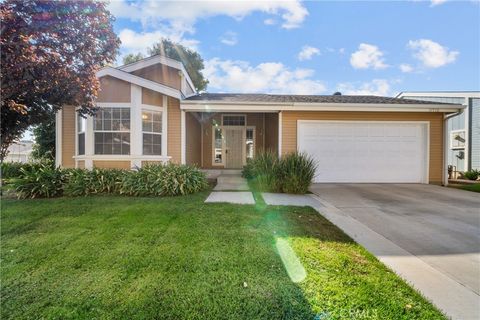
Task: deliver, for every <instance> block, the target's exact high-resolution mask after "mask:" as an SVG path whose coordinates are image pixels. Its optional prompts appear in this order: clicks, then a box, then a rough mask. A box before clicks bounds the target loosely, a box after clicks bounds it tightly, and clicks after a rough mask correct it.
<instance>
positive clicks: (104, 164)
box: [93, 160, 132, 170]
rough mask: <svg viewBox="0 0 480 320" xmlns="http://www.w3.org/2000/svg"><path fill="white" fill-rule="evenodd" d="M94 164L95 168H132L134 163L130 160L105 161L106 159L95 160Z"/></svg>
mask: <svg viewBox="0 0 480 320" xmlns="http://www.w3.org/2000/svg"><path fill="white" fill-rule="evenodd" d="M93 166H94V167H95V168H104V169H126V170H130V169H131V168H132V165H131V163H130V161H104V160H93Z"/></svg>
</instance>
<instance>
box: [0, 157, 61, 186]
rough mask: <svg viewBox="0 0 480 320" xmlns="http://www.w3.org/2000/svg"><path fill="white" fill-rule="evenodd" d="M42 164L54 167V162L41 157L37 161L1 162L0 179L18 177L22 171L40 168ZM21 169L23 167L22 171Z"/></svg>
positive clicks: (5, 179)
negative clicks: (0, 177) (40, 159)
mask: <svg viewBox="0 0 480 320" xmlns="http://www.w3.org/2000/svg"><path fill="white" fill-rule="evenodd" d="M42 166H50V167H52V168H53V167H54V166H55V163H54V162H53V160H51V159H42V161H39V162H26V163H23V162H2V165H1V176H2V180H4V181H7V182H8V180H9V179H12V178H19V177H20V176H21V175H22V172H25V171H30V170H34V169H38V168H41V167H42ZM21 169H24V170H23V171H22V170H21Z"/></svg>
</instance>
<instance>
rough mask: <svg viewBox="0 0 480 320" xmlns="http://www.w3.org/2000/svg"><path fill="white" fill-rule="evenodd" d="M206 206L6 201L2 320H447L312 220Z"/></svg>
mask: <svg viewBox="0 0 480 320" xmlns="http://www.w3.org/2000/svg"><path fill="white" fill-rule="evenodd" d="M206 195H207V193H199V194H196V195H192V196H184V197H175V198H127V197H113V196H109V197H101V196H98V197H87V198H60V199H46V200H3V201H2V221H1V222H2V224H1V259H2V263H1V280H2V286H1V313H2V314H1V318H2V319H25V318H31V319H34V318H35V319H38V318H49V319H54V318H57V319H93V318H102V319H314V318H315V317H316V318H315V319H355V318H356V319H443V316H442V314H441V313H440V312H438V311H437V310H436V309H435V308H434V307H433V306H432V305H431V304H430V303H428V302H427V301H426V300H425V299H423V298H422V297H421V296H420V295H419V294H418V293H416V292H415V291H414V290H412V289H411V288H410V287H409V286H407V285H406V284H405V283H404V282H403V281H402V280H400V279H399V278H398V277H397V276H396V275H395V274H394V273H392V272H391V271H389V270H388V269H387V268H386V267H385V266H384V265H382V264H381V263H379V262H378V261H377V260H376V259H375V258H374V257H373V256H372V255H370V254H369V253H368V252H366V250H364V249H363V248H362V247H360V246H359V245H358V244H356V243H354V242H353V241H352V240H351V239H350V238H348V237H347V236H346V235H345V234H344V233H342V232H341V231H340V230H339V229H337V228H336V227H335V226H333V225H332V224H330V223H329V222H328V221H327V220H325V219H324V218H322V217H321V216H320V215H319V214H317V213H316V212H315V211H314V210H313V209H310V208H298V207H266V206H263V205H257V206H240V205H228V204H204V203H203V200H204V198H205V196H206ZM305 276H306V277H305ZM291 279H293V280H295V281H297V282H293V281H292V280H291ZM298 281H299V282H298Z"/></svg>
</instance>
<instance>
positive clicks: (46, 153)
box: [32, 112, 55, 160]
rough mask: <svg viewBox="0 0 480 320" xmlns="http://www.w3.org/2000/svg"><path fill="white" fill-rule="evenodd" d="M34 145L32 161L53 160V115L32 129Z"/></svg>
mask: <svg viewBox="0 0 480 320" xmlns="http://www.w3.org/2000/svg"><path fill="white" fill-rule="evenodd" d="M33 136H34V137H35V144H34V145H33V151H32V157H33V158H34V159H39V160H41V159H55V113H53V112H52V113H50V114H49V115H48V119H47V120H45V121H44V122H42V123H40V124H39V125H38V126H36V127H35V128H34V129H33Z"/></svg>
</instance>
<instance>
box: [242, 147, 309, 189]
mask: <svg viewBox="0 0 480 320" xmlns="http://www.w3.org/2000/svg"><path fill="white" fill-rule="evenodd" d="M315 170H316V165H315V162H314V161H313V159H312V158H311V157H310V156H308V155H306V154H303V153H290V154H287V155H284V156H283V157H282V158H280V159H279V158H278V156H277V155H276V154H275V153H272V152H265V153H261V154H259V155H258V156H256V157H255V158H254V159H251V160H249V161H248V162H247V165H246V166H245V167H244V168H243V171H242V175H243V176H244V177H245V178H247V179H249V181H250V182H251V184H252V185H253V188H254V189H255V190H258V191H262V192H284V193H295V194H305V193H307V192H308V188H309V187H310V184H311V183H312V180H313V177H314V176H315Z"/></svg>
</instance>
